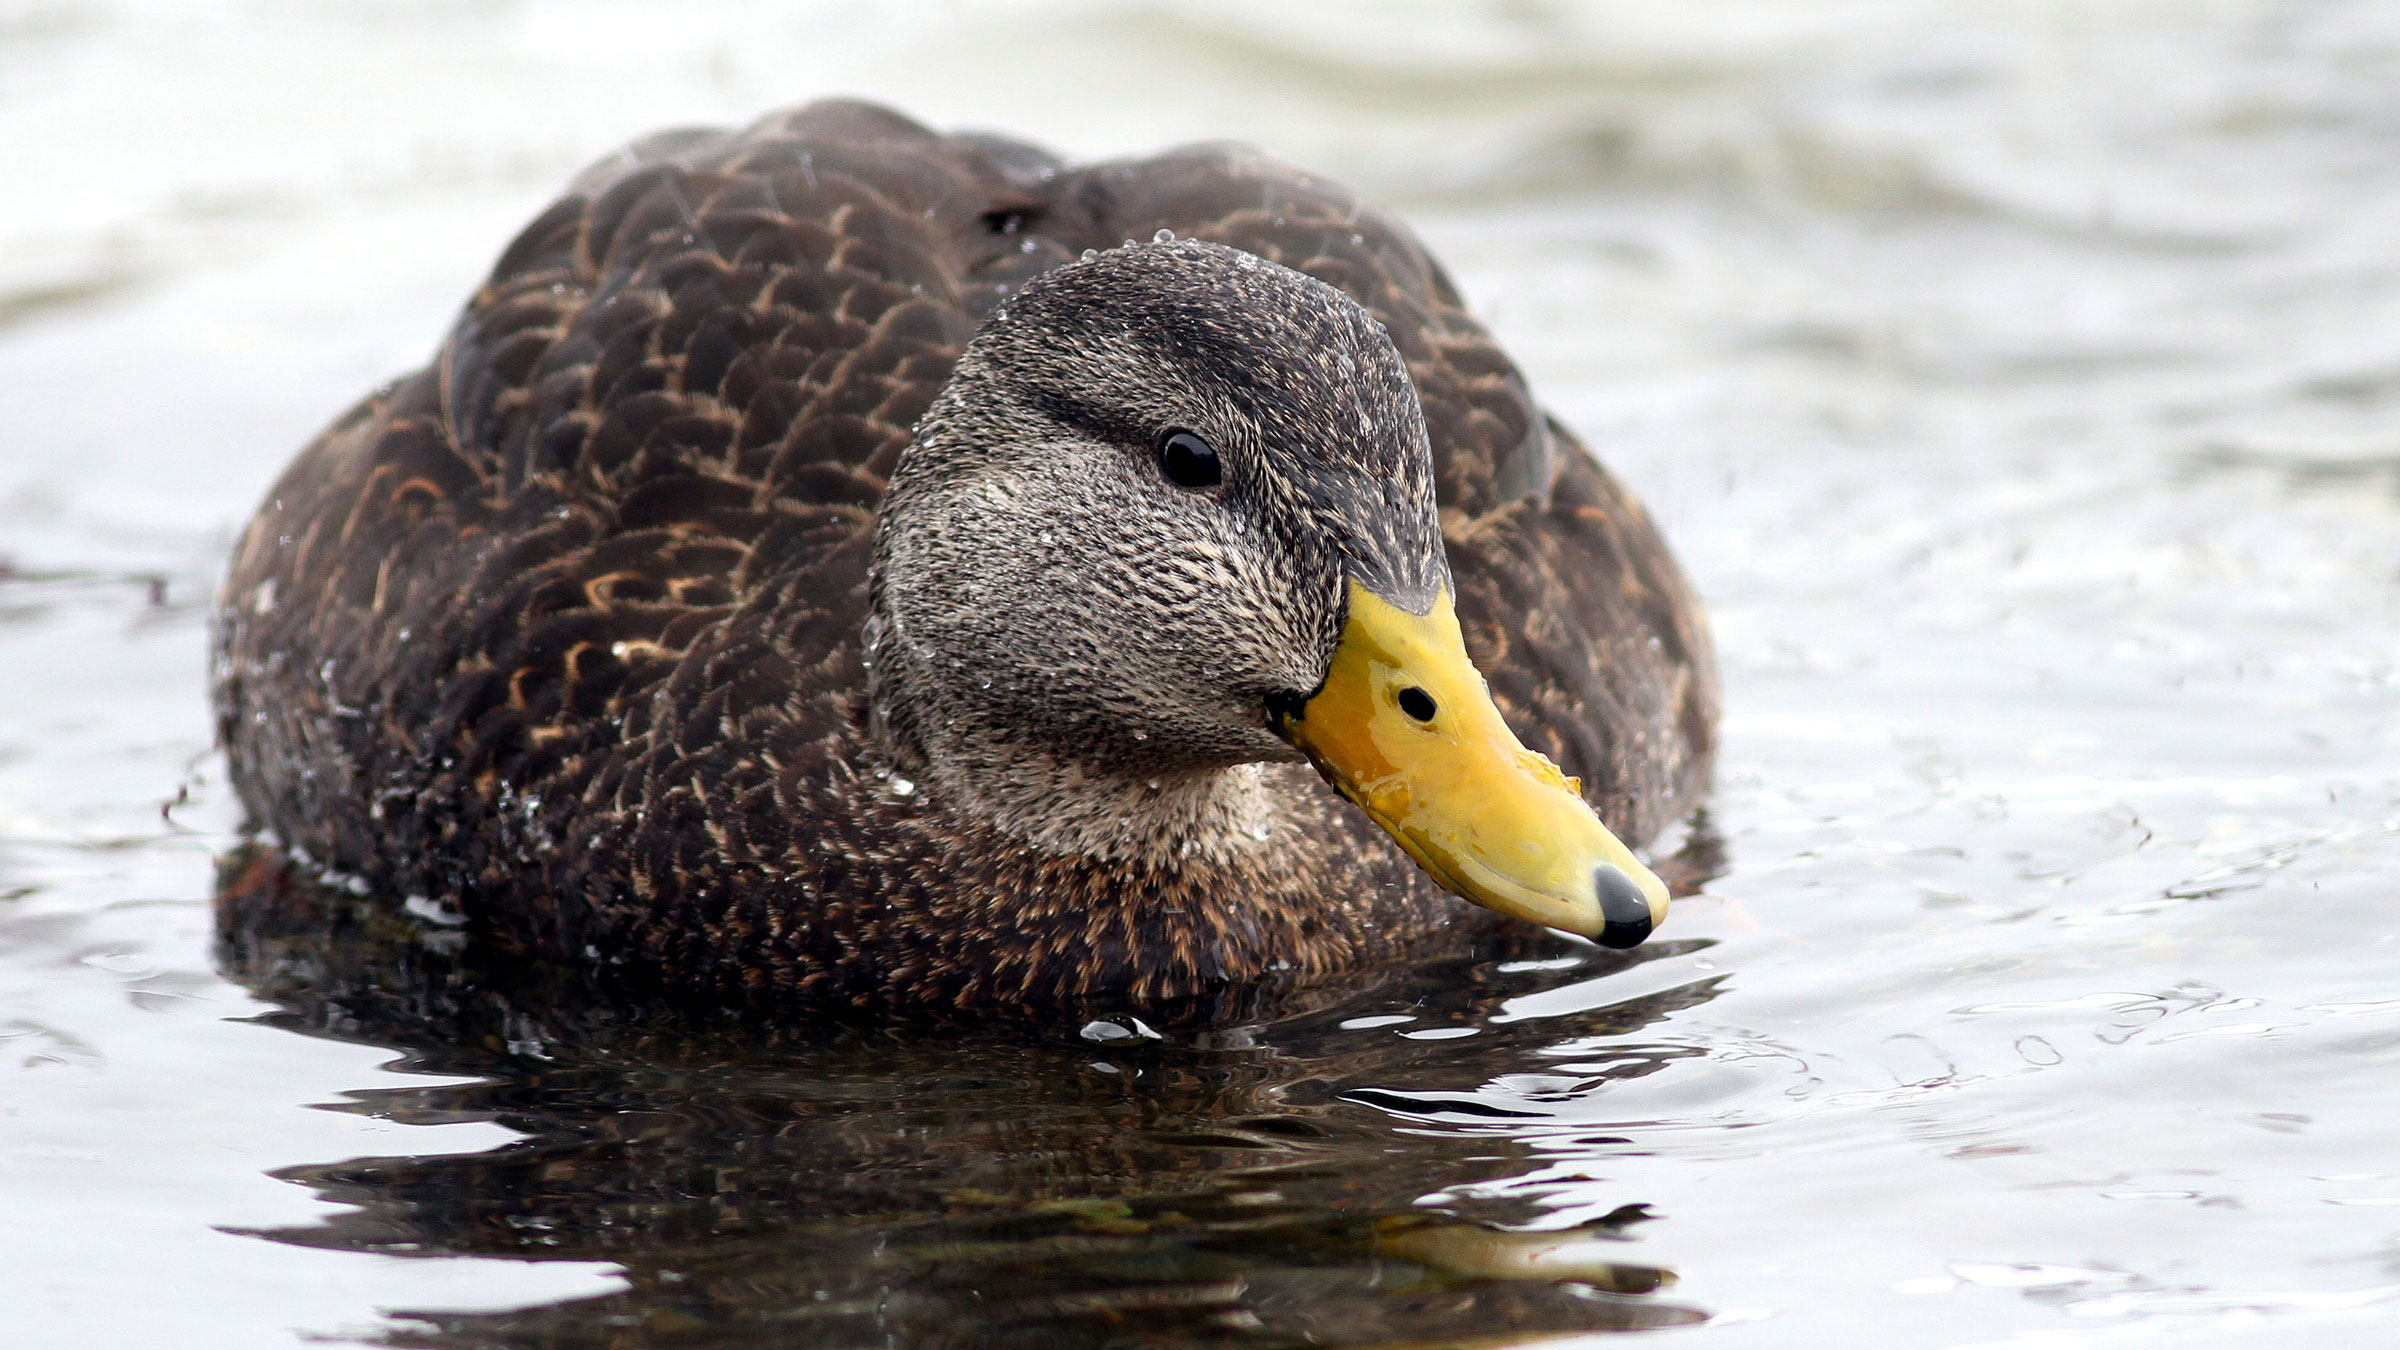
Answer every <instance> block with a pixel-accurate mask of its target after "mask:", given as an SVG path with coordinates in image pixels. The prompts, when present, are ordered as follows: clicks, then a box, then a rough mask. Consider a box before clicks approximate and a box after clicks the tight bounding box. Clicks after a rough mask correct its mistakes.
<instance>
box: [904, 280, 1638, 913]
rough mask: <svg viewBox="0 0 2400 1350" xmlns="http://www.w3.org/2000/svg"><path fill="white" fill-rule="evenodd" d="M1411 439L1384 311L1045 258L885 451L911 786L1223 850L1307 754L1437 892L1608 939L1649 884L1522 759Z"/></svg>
mask: <svg viewBox="0 0 2400 1350" xmlns="http://www.w3.org/2000/svg"><path fill="white" fill-rule="evenodd" d="M1449 583H1450V577H1449V570H1448V566H1447V563H1446V562H1445V560H1444V557H1443V553H1442V539H1441V532H1440V529H1439V526H1438V524H1437V520H1436V516H1435V511H1434V494H1433V459H1432V454H1431V451H1430V449H1429V448H1428V446H1427V444H1426V437H1425V418H1424V410H1423V409H1422V408H1421V407H1420V406H1419V404H1418V402H1417V395H1416V390H1415V388H1414V386H1413V385H1411V384H1410V382H1409V378H1408V368H1407V366H1406V364H1405V363H1403V362H1402V360H1401V358H1400V354H1399V352H1398V351H1396V350H1395V349H1394V348H1393V346H1392V343H1391V340H1390V338H1389V337H1388V336H1387V335H1386V334H1385V333H1384V331H1383V329H1382V327H1381V326H1380V325H1378V324H1377V323H1376V322H1375V320H1374V318H1373V317H1372V316H1370V315H1369V314H1368V313H1367V312H1366V311H1365V310H1364V309H1362V308H1360V307H1359V306H1358V305H1357V304H1356V303H1354V302H1352V301H1351V300H1350V299H1348V298H1347V297H1345V296H1343V295H1342V294H1341V293H1340V292H1338V291H1336V290H1334V289H1333V288H1332V287H1330V286H1327V285H1324V284H1323V283H1321V282H1318V281H1315V280H1312V279H1310V278H1308V277H1306V276H1303V275H1301V274H1300V273H1298V272H1294V271H1291V270H1289V269H1287V268H1283V267H1278V266H1275V265H1274V264H1271V263H1267V262H1263V261H1261V260H1259V259H1257V258H1254V257H1251V256H1249V255H1247V254H1244V253H1239V252H1236V251H1234V250H1232V249H1228V248H1222V247H1218V246H1216V245H1213V244H1204V243H1197V242H1182V243H1176V242H1160V243H1155V244H1146V245H1134V244H1129V245H1127V246H1126V247H1124V248H1121V249H1112V250H1110V251H1108V252H1106V253H1099V254H1095V255H1093V256H1091V257H1088V258H1086V259H1084V260H1083V261H1082V262H1079V263H1075V264H1072V265H1070V266H1067V267H1062V268H1060V269H1058V270H1057V271H1054V272H1050V273H1047V274H1045V275H1043V276H1042V277H1040V278H1038V279H1036V280H1035V281H1033V282H1032V283H1030V284H1028V285H1027V286H1026V288H1025V290H1024V291H1022V292H1021V293H1019V294H1018V295H1017V296H1016V297H1015V298H1014V299H1013V300H1011V301H1010V302H1009V303H1008V305H1007V307H1006V308H1005V309H1004V310H1003V311H1001V312H999V313H997V314H994V315H993V316H992V318H991V319H990V320H988V321H987V322H986V323H985V324H984V326H983V328H982V329H981V330H979V331H978V332H977V333H976V335H975V338H974V340H973V341H972V342H971V343H969V344H968V347H967V350H966V352H965V354H964V355H963V356H962V357H961V358H960V361H959V364H958V369H957V373H956V374H955V375H954V376H953V377H952V379H951V382H950V384H949V385H948V386H947V387H946V388H945V389H944V390H943V391H942V394H941V396H940V397H939V398H937V399H936V400H935V401H934V404H933V406H932V408H931V409H930V410H928V411H927V413H926V415H925V417H924V419H923V421H922V422H921V423H920V424H919V425H918V428H917V439H916V441H915V443H914V444H912V445H911V446H910V447H909V449H908V450H907V452H906V453H904V454H903V455H902V456H901V459H900V464H899V467H898V469H897V470H896V471H895V472H894V475H893V478H892V483H891V491H890V495H889V496H888V497H887V498H886V500H885V504H884V514H883V517H882V521H881V523H880V526H879V529H878V531H877V534H876V556H875V571H874V583H873V586H874V597H873V607H872V617H871V618H870V620H869V622H868V628H867V650H868V661H869V694H870V699H871V700H872V702H873V711H874V717H875V719H876V726H877V729H878V733H879V735H880V737H881V740H882V743H883V746H884V749H885V751H886V753H887V754H889V755H890V756H891V757H892V759H893V761H894V763H895V765H896V766H897V767H902V768H904V769H906V770H907V771H908V772H909V773H911V774H914V775H919V776H921V777H923V778H924V779H925V780H926V781H927V782H929V783H931V784H932V785H933V789H932V791H931V792H930V793H929V794H928V796H929V797H930V798H931V799H934V800H939V801H941V802H944V803H947V804H949V805H950V806H952V807H953V808H955V809H961V810H964V811H966V812H968V813H970V814H973V815H975V816H977V817H980V818H981V819H983V820H985V821H987V822H990V823H991V824H992V825H994V826H995V827H996V828H999V829H1000V830H1002V831H1003V832H1006V833H1010V834H1013V835H1015V836H1016V837H1017V838H1019V839H1022V840H1025V841H1027V842H1030V843H1032V844H1034V845H1035V846H1036V847H1043V848H1050V849H1055V850H1057V851H1059V852H1061V853H1065V854H1070V855H1073V856H1083V857H1104V858H1111V857H1114V858H1121V857H1128V856H1147V857H1150V858H1153V859H1157V858H1167V857H1189V856H1193V855H1204V856H1209V855H1213V856H1222V855H1223V854H1225V853H1226V852H1228V851H1231V850H1238V849H1240V848H1243V847H1245V846H1246V844H1245V841H1246V840H1253V839H1264V838H1266V837H1267V834H1268V831H1267V830H1266V829H1265V828H1264V827H1265V824H1266V822H1265V820H1264V813H1265V812H1266V811H1267V810H1268V809H1269V808H1270V806H1271V803H1269V801H1268V799H1267V798H1266V797H1265V796H1264V795H1263V794H1262V793H1261V792H1260V791H1257V790H1254V789H1255V788H1256V785H1257V782H1258V778H1257V775H1255V774H1252V775H1249V776H1248V777H1245V776H1244V775H1243V774H1242V773H1240V772H1236V771H1235V770H1236V769H1237V767H1238V766H1240V765H1243V764H1245V763H1251V762H1256V761H1261V760H1273V759H1292V758H1296V757H1299V756H1302V755H1304V756H1305V757H1306V758H1307V759H1308V760H1309V761H1310V762H1311V763H1313V764H1314V765H1315V766H1316V767H1317V769H1318V771H1319V772H1321V773H1322V774H1323V775H1324V776H1325V778H1326V780H1327V781H1328V782H1330V783H1331V784H1332V785H1333V786H1334V787H1335V788H1336V789H1338V790H1339V791H1340V792H1341V793H1342V795H1343V796H1345V797H1347V798H1349V799H1350V800H1351V801H1352V802H1353V803H1355V804H1357V805H1358V807H1359V808H1360V809H1362V810H1364V811H1365V812H1366V813H1367V815H1368V816H1369V817H1370V818H1371V819H1373V820H1374V821H1375V822H1376V823H1377V824H1379V825H1381V826H1382V827H1383V828H1384V830H1385V831H1386V832H1388V833H1389V834H1390V835H1391V837H1392V838H1393V839H1394V840H1395V841H1396V842H1397V843H1398V844H1399V845H1400V846H1401V847H1402V848H1403V849H1405V850H1406V851H1407V852H1408V854H1409V855H1410V856H1411V857H1413V858H1415V859H1416V860H1417V861H1418V862H1419V863H1420V864H1422V865H1423V866H1424V867H1425V869H1426V871H1427V872H1428V873H1430V874H1431V875H1432V876H1433V878H1434V879H1435V880H1437V881H1439V882H1440V883H1441V884H1442V885H1444V886H1446V887H1448V888H1449V889H1451V890H1453V891H1455V892H1457V893H1458V894H1460V895H1462V896H1465V897H1466V898H1468V899H1470V900H1473V901H1475V902H1476V903H1478V904H1482V905H1486V906H1488V907H1490V908H1493V909H1497V910H1500V911H1501V912H1503V913H1507V914H1513V915H1517V916H1519V917H1522V918H1527V919H1531V920H1533V921H1535V922H1538V923H1544V924H1549V925H1551V926H1553V927H1559V928H1566V929H1570V930H1572V931H1576V932H1581V933H1586V934H1590V935H1592V936H1595V937H1598V938H1600V939H1601V940H1602V941H1604V942H1609V943H1611V944H1612V945H1630V944H1631V943H1634V942H1638V941H1640V940H1641V939H1642V938H1643V937H1644V936H1646V935H1647V934H1648V933H1649V931H1650V928H1651V926H1652V925H1653V924H1654V923H1655V922H1656V921H1657V920H1659V919H1661V918H1663V917H1664V916H1665V913H1666V888H1665V887H1664V886H1663V885H1661V884H1660V883H1659V881H1658V878H1657V877H1655V876H1653V875H1652V874H1651V873H1650V872H1649V870H1648V869H1647V868H1645V867H1643V866H1642V865H1641V863H1640V862H1639V861H1637V860H1636V859H1635V858H1634V857H1633V855H1632V854H1631V853H1630V852H1629V851H1627V850H1626V848H1625V846H1624V845H1623V844H1622V843H1620V842H1619V841H1618V840H1617V838H1616V837H1615V836H1614V835H1612V834H1610V833H1609V831H1608V829H1607V827H1606V826H1604V825H1602V824H1601V823H1600V820H1599V818H1598V817H1597V816H1595V815H1594V814H1593V813H1592V810H1591V807H1590V806H1589V805H1588V804H1586V803H1585V802H1584V800H1583V798H1582V797H1581V796H1580V795H1578V792H1577V790H1576V788H1575V786H1574V785H1573V784H1572V783H1570V782H1568V781H1567V780H1566V779H1565V778H1564V777H1563V776H1562V775H1561V774H1560V773H1559V772H1558V769H1557V767H1556V766H1555V765H1553V764H1551V763H1550V762H1549V761H1548V760H1546V759H1543V758H1542V757H1541V756H1539V755H1536V754H1534V753H1533V752H1531V751H1529V750H1527V749H1525V747H1524V746H1523V745H1522V744H1520V743H1519V742H1518V741H1517V739H1516V737H1515V735H1514V734H1513V733H1512V732H1511V731H1510V730H1509V728H1508V726H1507V724H1506V723H1505V722H1504V721H1503V720H1502V718H1501V716H1500V713H1499V710H1498V709H1497V708H1496V707H1495V706H1494V705H1493V703H1492V699H1491V694H1490V691H1489V690H1488V689H1486V688H1485V686H1484V682H1483V679H1482V677H1481V676H1480V675H1479V674H1477V672H1476V670H1475V667H1474V664H1473V663H1472V662H1471V661H1470V660H1469V659H1468V657H1467V652H1466V645H1465V641H1464V638H1463V636H1462V634H1461V632H1460V630H1459V626H1458V619H1457V616H1456V614H1455V613H1454V612H1453V611H1452V609H1451V601H1450V595H1449V590H1450V585H1449Z"/></svg>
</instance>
